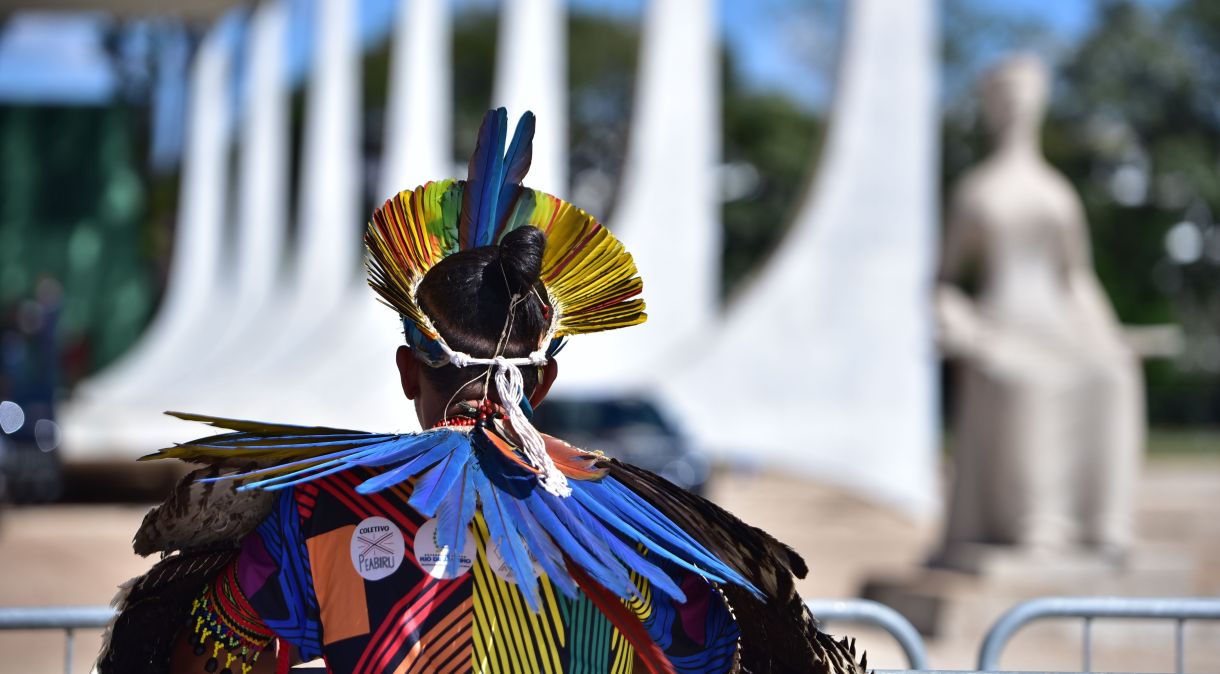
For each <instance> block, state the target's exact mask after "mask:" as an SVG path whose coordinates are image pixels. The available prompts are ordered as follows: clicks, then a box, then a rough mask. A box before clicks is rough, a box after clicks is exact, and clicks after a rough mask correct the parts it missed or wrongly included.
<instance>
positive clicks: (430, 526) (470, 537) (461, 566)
mask: <svg viewBox="0 0 1220 674" xmlns="http://www.w3.org/2000/svg"><path fill="white" fill-rule="evenodd" d="M474 546H475V543H474V534H472V533H470V527H466V541H465V543H463V544H462V555H461V556H460V557H458V560H457V571H456V572H454V573H451V574H446V573H445V572H446V568H445V567H447V566H448V565H449V554H450V550H449V547H448V546H446V547H441V546H440V543H438V542H437V540H436V519H430V520H428V521H427V522H424V523H423V524H422V525H420V527H419V531H416V532H415V559H417V560H419V566H420V568H422V569H423V570H424V571H425V572H427V574H428V575H429V576H432V577H433V578H457V577H458V576H462V575H465V574H466V572H467V571H470V567H472V566H474V555H475V547H474Z"/></svg>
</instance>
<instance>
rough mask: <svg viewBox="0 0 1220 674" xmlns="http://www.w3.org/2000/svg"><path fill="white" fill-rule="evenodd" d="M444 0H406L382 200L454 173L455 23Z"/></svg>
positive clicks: (395, 58) (397, 40)
mask: <svg viewBox="0 0 1220 674" xmlns="http://www.w3.org/2000/svg"><path fill="white" fill-rule="evenodd" d="M449 13H450V8H449V6H448V4H447V3H445V2H443V1H442V0H401V2H400V3H399V8H398V19H397V21H396V23H395V28H394V37H393V38H392V39H393V52H392V56H391V60H390V90H389V94H388V99H389V100H388V101H387V103H386V115H385V120H386V122H385V147H384V150H383V152H384V155H383V157H382V162H381V180H380V186H379V188H378V190H377V202H378V203H380V202H381V201H383V200H385V199H388V198H390V196H391V195H393V194H397V193H398V192H401V191H402V190H409V189H414V188H415V187H416V186H417V185H422V184H424V183H425V182H427V181H429V180H436V179H438V178H447V177H450V174H451V173H453V63H452V61H453V59H452V52H453V27H452V23H453V22H452V20H451V19H450V14H449Z"/></svg>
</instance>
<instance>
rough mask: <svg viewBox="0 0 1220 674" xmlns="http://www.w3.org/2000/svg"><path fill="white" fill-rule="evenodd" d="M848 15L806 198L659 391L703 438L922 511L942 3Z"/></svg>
mask: <svg viewBox="0 0 1220 674" xmlns="http://www.w3.org/2000/svg"><path fill="white" fill-rule="evenodd" d="M847 19H848V22H847V31H846V35H845V42H844V45H843V53H842V57H841V58H840V70H839V74H838V80H837V90H836V97H835V100H834V106H833V109H832V112H831V118H830V128H829V135H828V137H827V141H826V144H825V150H824V152H823V156H822V159H821V163H820V165H819V166H818V171H817V178H816V180H815V183H814V185H813V189H812V190H811V191H810V194H811V198H810V200H809V201H808V202H807V203H806V204H804V206H803V207H802V208H801V209H800V211H799V213H798V215H797V218H796V222H795V223H794V225H793V229H792V230H791V232H790V233H789V234H788V236H787V237H786V238H785V240H784V241H783V244H782V246H781V248H780V249H779V250H777V252H776V253H775V255H774V256H773V257H772V259H771V260H770V261H769V262H768V264H767V266H766V267H765V268H764V270H763V271H762V273H761V274H760V275H759V276H758V277H757V278H756V280H755V282H754V283H752V284H751V285H750V286H749V287H747V288H746V289H745V290H744V291H743V292H742V293H741V294H740V296H739V299H738V300H737V301H736V302H735V303H734V305H733V306H731V307H730V308H729V311H728V314H727V317H726V322H725V324H724V325H723V327H722V328H721V329H720V330H719V331H718V332H717V333H715V336H714V339H712V340H710V345H709V348H707V349H706V351H704V352H703V353H702V355H701V356H700V357H699V358H698V359H697V361H696V362H695V363H694V364H693V365H692V366H691V367H689V368H688V369H687V370H686V371H685V372H684V373H682V375H681V376H678V377H673V378H670V379H667V380H666V382H665V390H666V393H667V399H668V400H670V401H671V402H672V403H673V404H674V405H676V406H677V407H678V408H679V409H681V411H682V412H683V416H684V417H685V419H686V420H687V421H688V422H689V423H688V427H689V428H691V429H692V430H694V431H696V432H697V434H698V436H699V439H700V441H701V442H702V443H703V444H705V445H706V446H708V447H711V448H713V449H716V450H719V451H720V452H722V453H724V454H732V455H734V456H737V457H739V458H742V459H745V460H750V461H758V462H762V463H771V464H774V465H777V466H782V467H783V468H784V469H785V470H790V471H802V472H805V473H807V474H810V475H815V476H818V477H821V478H824V479H826V480H828V481H833V482H838V483H841V484H844V485H847V486H849V487H854V488H856V489H858V490H859V491H860V492H861V493H862V494H866V495H868V496H869V497H872V498H876V499H880V500H883V501H886V502H889V503H892V504H895V505H897V506H899V507H901V508H904V509H905V510H907V511H908V512H911V513H913V514H917V515H928V514H930V513H932V512H933V511H934V509H935V507H936V504H937V503H938V502H939V486H938V483H939V479H938V471H937V463H938V462H937V452H936V448H937V437H936V402H937V395H936V379H935V363H936V354H935V351H934V348H933V344H932V327H931V307H930V301H931V279H932V274H933V256H934V253H933V250H934V243H935V241H936V238H937V236H936V230H937V227H936V223H937V222H938V216H937V189H936V186H937V183H936V179H937V176H938V175H939V172H938V170H937V148H938V126H937V124H938V115H937V102H936V81H937V80H936V73H937V67H938V64H937V40H936V2H935V0H853V2H851V3H850V5H849V7H848V12H847ZM691 346H697V343H692V344H691Z"/></svg>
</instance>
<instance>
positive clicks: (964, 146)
mask: <svg viewBox="0 0 1220 674" xmlns="http://www.w3.org/2000/svg"><path fill="white" fill-rule="evenodd" d="M945 12H946V20H945V24H944V25H945V30H946V32H945V52H944V58H945V72H946V78H945V84H946V87H945V92H946V94H945V95H946V100H945V103H946V115H945V124H944V147H945V151H944V155H943V157H944V162H943V167H944V176H943V177H944V182H943V185H944V187H945V189H946V193H947V190H948V189H950V188H951V187H952V185H953V183H954V181H955V179H956V178H957V177H958V176H960V175H961V173H962V172H963V171H964V170H965V169H966V168H968V167H969V166H970V165H971V164H973V163H975V162H977V161H978V160H979V159H980V158H981V157H982V156H983V154H985V152H986V147H987V144H986V142H985V140H984V139H983V137H982V134H981V133H980V130H979V126H980V125H979V124H978V119H977V118H978V115H977V110H976V107H975V102H974V101H975V98H976V92H975V90H974V87H973V85H974V83H975V82H976V81H977V78H978V76H979V75H980V73H981V71H982V70H983V69H984V68H985V67H987V66H988V65H989V64H991V63H994V62H995V61H997V60H998V59H999V58H1000V57H1002V56H1003V54H1004V53H1006V52H1011V51H1017V50H1023V51H1032V52H1034V53H1038V54H1040V55H1041V56H1043V57H1044V58H1045V59H1046V60H1047V61H1048V62H1049V63H1050V64H1051V66H1052V67H1054V68H1055V70H1056V75H1057V77H1056V83H1055V94H1054V96H1053V99H1052V103H1051V107H1050V110H1049V111H1048V115H1047V119H1046V124H1045V127H1044V132H1043V142H1044V149H1045V151H1046V155H1047V158H1048V159H1049V161H1050V162H1051V163H1052V164H1053V165H1055V166H1056V167H1057V168H1058V169H1059V170H1060V171H1062V172H1064V173H1065V174H1066V175H1067V177H1068V179H1069V180H1070V181H1071V182H1072V184H1073V185H1074V186H1075V187H1076V189H1077V190H1078V191H1079V193H1080V195H1081V197H1082V199H1083V200H1084V204H1085V209H1086V211H1087V214H1088V218H1089V222H1090V227H1091V233H1092V240H1093V256H1094V260H1095V264H1096V267H1097V271H1098V275H1099V276H1100V277H1101V280H1102V282H1103V284H1104V285H1105V287H1106V289H1107V291H1108V293H1109V295H1110V298H1111V301H1112V302H1113V303H1114V306H1115V309H1116V310H1117V312H1118V314H1119V316H1120V317H1121V319H1122V320H1123V321H1124V322H1125V323H1128V324H1148V323H1178V324H1180V325H1181V326H1182V327H1183V329H1184V330H1185V332H1186V337H1187V341H1186V347H1185V350H1184V352H1183V353H1182V355H1181V356H1180V357H1178V358H1176V359H1174V360H1155V361H1149V362H1148V364H1147V367H1146V373H1147V377H1148V404H1149V412H1150V418H1151V420H1152V422H1153V423H1168V424H1201V423H1206V424H1217V423H1220V230H1217V228H1216V227H1215V224H1214V222H1213V218H1212V214H1213V213H1215V212H1217V208H1220V175H1217V171H1218V169H1220V87H1218V86H1217V85H1218V84H1220V81H1218V80H1220V68H1217V64H1218V63H1220V3H1215V2H1211V1H1209V0H1181V1H1180V2H1178V3H1175V4H1173V5H1170V6H1168V7H1166V8H1164V9H1158V8H1149V7H1147V6H1143V5H1138V4H1136V3H1134V2H1130V1H1126V0H1114V1H1103V2H1100V3H1098V7H1097V20H1096V22H1095V24H1094V25H1093V26H1092V28H1091V29H1090V30H1089V31H1088V32H1087V33H1086V34H1085V35H1084V36H1083V37H1082V39H1081V40H1080V41H1079V42H1078V43H1077V44H1074V45H1064V44H1058V43H1057V41H1056V38H1055V36H1054V35H1052V34H1051V33H1050V32H1049V30H1048V29H1047V28H1046V27H1045V26H1043V25H1041V24H1039V23H1038V22H1037V20H1036V19H1023V18H1013V17H1011V16H1009V15H997V14H987V13H985V12H984V11H982V10H980V9H979V7H978V5H977V4H972V3H968V2H965V1H964V0H951V1H950V2H948V3H947V5H946V9H945ZM1184 221H1186V222H1188V223H1190V224H1189V225H1188V226H1187V227H1188V228H1193V231H1196V232H1197V233H1198V235H1199V240H1200V246H1199V250H1198V253H1199V254H1198V255H1197V256H1195V259H1192V260H1175V259H1173V258H1171V257H1170V256H1169V255H1168V254H1167V252H1166V236H1167V234H1168V232H1169V231H1170V229H1171V228H1172V227H1174V226H1175V225H1177V224H1178V223H1182V222H1184Z"/></svg>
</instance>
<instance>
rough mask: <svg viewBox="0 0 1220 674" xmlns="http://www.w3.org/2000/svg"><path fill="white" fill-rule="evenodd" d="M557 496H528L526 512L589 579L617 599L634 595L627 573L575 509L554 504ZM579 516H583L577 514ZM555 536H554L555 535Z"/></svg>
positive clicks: (535, 493) (537, 493)
mask: <svg viewBox="0 0 1220 674" xmlns="http://www.w3.org/2000/svg"><path fill="white" fill-rule="evenodd" d="M557 501H558V497H557V496H553V495H552V494H548V493H547V492H544V491H542V490H537V491H535V492H534V493H533V494H531V495H530V501H529V504H530V511H531V512H533V513H534V514H535V516H537V517H538V521H539V522H540V523H541V524H542V525H543V527H545V528H546V530H547V532H548V533H550V534H551V536H552V538H555V541H556V543H558V544H559V547H560V548H561V549H562V550H563V551H564V552H565V553H566V554H567V555H568V556H569V557H571V558H572V559H573V560H574V561H575V562H576V563H577V564H579V565H580V566H581V568H583V569H584V570H585V571H586V572H588V574H589V575H590V576H592V577H593V578H594V579H595V580H597V582H598V583H600V584H601V585H602V587H604V588H606V589H607V590H609V591H611V592H613V593H614V594H616V595H618V596H620V597H630V596H632V595H633V594H634V592H635V584H634V583H632V582H631V578H630V576H629V575H628V574H627V570H626V569H624V568H623V565H622V564H621V563H619V561H618V559H617V558H616V557H615V556H614V555H613V554H611V553H610V551H609V550H608V549H606V547H605V545H604V544H603V543H602V542H601V541H598V540H597V539H596V538H595V537H594V536H593V535H592V534H591V533H590V532H589V530H588V527H586V526H585V525H584V523H582V522H581V521H580V518H579V516H578V514H577V511H576V509H575V508H567V507H564V506H565V505H566V504H562V503H557ZM579 512H580V514H581V515H584V514H586V513H585V512H584V511H583V508H582V509H581V511H579ZM557 534H558V535H557Z"/></svg>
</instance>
